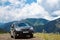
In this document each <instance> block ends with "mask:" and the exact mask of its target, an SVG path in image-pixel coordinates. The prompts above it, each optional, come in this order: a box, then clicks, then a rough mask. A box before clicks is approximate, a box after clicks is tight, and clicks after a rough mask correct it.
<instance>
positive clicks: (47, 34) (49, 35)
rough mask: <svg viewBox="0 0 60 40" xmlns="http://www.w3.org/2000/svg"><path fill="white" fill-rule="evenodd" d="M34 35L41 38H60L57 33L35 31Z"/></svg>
mask: <svg viewBox="0 0 60 40" xmlns="http://www.w3.org/2000/svg"><path fill="white" fill-rule="evenodd" d="M34 36H35V37H39V38H41V39H43V40H60V34H59V33H35V34H34Z"/></svg>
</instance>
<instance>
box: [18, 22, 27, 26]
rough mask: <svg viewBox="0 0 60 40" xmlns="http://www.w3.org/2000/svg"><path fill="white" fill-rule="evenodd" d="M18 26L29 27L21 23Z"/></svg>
mask: <svg viewBox="0 0 60 40" xmlns="http://www.w3.org/2000/svg"><path fill="white" fill-rule="evenodd" d="M18 26H27V25H26V24H25V23H19V24H18Z"/></svg>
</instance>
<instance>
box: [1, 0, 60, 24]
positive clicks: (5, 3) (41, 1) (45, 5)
mask: <svg viewBox="0 0 60 40" xmlns="http://www.w3.org/2000/svg"><path fill="white" fill-rule="evenodd" d="M26 18H43V19H46V20H49V21H52V20H55V19H57V18H60V0H0V22H1V23H2V22H3V23H5V22H11V21H19V20H21V19H26Z"/></svg>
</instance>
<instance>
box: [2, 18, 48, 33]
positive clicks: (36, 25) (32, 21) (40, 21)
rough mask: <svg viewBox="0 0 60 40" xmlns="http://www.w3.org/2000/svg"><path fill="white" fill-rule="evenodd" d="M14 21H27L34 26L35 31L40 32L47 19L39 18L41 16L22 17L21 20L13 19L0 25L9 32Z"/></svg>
mask: <svg viewBox="0 0 60 40" xmlns="http://www.w3.org/2000/svg"><path fill="white" fill-rule="evenodd" d="M14 22H25V23H28V24H29V25H30V26H32V27H34V30H35V32H42V31H43V29H44V25H45V24H47V23H48V22H49V21H48V20H45V19H41V18H27V19H24V20H21V21H13V22H9V23H5V24H3V25H1V27H3V29H4V30H5V31H6V32H9V31H10V27H11V24H12V23H14Z"/></svg>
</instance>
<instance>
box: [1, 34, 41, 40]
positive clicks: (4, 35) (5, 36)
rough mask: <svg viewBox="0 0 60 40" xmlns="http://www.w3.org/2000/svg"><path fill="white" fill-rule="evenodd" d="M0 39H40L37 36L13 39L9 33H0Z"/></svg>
mask: <svg viewBox="0 0 60 40" xmlns="http://www.w3.org/2000/svg"><path fill="white" fill-rule="evenodd" d="M0 40H42V39H41V38H38V37H33V38H18V39H14V38H11V37H10V34H8V33H7V34H0Z"/></svg>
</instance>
